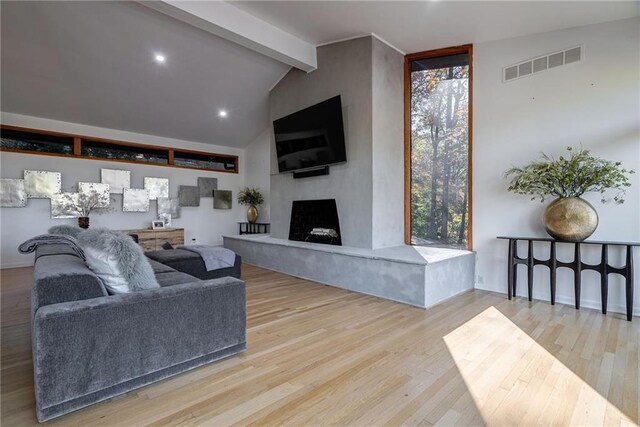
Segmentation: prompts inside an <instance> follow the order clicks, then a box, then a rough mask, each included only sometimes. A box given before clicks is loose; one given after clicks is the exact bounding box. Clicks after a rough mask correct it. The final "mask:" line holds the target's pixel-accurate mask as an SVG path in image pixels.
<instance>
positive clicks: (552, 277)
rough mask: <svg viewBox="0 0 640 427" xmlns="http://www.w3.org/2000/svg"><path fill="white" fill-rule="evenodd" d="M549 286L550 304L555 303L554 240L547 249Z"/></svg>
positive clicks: (555, 260)
mask: <svg viewBox="0 0 640 427" xmlns="http://www.w3.org/2000/svg"><path fill="white" fill-rule="evenodd" d="M549 261H550V262H549V286H550V287H551V289H550V290H551V305H555V304H556V269H557V262H558V261H557V259H556V242H551V250H550V251H549Z"/></svg>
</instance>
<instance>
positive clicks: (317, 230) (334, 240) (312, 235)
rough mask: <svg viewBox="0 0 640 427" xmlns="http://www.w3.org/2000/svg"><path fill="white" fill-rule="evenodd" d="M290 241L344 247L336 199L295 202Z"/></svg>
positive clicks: (292, 210) (292, 208) (292, 211)
mask: <svg viewBox="0 0 640 427" xmlns="http://www.w3.org/2000/svg"><path fill="white" fill-rule="evenodd" d="M289 240H297V241H300V242H312V243H321V244H325V245H337V246H342V236H341V235H340V221H339V220H338V208H337V207H336V201H335V199H325V200H294V201H293V204H292V205H291V223H290V224H289Z"/></svg>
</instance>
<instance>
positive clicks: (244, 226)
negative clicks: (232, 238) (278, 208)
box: [238, 222, 271, 235]
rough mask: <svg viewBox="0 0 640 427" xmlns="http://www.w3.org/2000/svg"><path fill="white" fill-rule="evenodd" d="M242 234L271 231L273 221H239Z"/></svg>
mask: <svg viewBox="0 0 640 427" xmlns="http://www.w3.org/2000/svg"><path fill="white" fill-rule="evenodd" d="M238 225H239V227H240V235H243V234H266V233H269V228H270V225H271V223H268V222H239V223H238Z"/></svg>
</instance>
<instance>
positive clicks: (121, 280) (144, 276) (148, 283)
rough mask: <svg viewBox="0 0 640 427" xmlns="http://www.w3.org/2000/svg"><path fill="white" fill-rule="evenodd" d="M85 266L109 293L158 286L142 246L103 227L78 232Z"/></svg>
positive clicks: (118, 232) (124, 235) (121, 234)
mask: <svg viewBox="0 0 640 427" xmlns="http://www.w3.org/2000/svg"><path fill="white" fill-rule="evenodd" d="M78 242H79V243H80V246H81V247H82V249H83V250H84V252H85V256H86V258H87V259H86V262H87V265H88V266H89V268H90V269H91V270H93V272H94V273H96V275H97V276H98V277H99V278H100V279H101V280H102V282H103V283H104V285H105V287H106V288H107V290H108V291H109V293H112V294H119V293H128V292H135V291H141V290H145V289H153V288H158V287H160V285H159V284H158V282H157V281H156V278H155V274H154V273H153V268H152V267H151V264H150V263H149V260H148V259H147V257H146V256H144V253H143V252H142V248H141V247H140V246H139V245H138V244H136V242H134V241H133V239H131V237H130V236H129V235H127V234H125V233H123V232H120V231H113V230H108V229H105V228H94V229H90V230H86V231H84V232H82V233H80V234H79V235H78Z"/></svg>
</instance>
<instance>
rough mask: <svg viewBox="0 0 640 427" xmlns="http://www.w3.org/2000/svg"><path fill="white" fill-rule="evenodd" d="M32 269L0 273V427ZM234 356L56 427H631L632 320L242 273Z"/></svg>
mask: <svg viewBox="0 0 640 427" xmlns="http://www.w3.org/2000/svg"><path fill="white" fill-rule="evenodd" d="M31 278H32V269H31V268H20V269H9V270H2V271H1V283H0V297H1V308H2V313H1V321H2V328H1V333H2V336H1V339H2V343H1V347H2V348H1V349H2V355H1V359H0V363H1V378H0V379H1V381H2V384H1V388H0V399H1V402H0V404H1V406H0V410H1V422H2V426H31V425H35V424H37V422H36V419H35V411H34V397H33V385H32V382H33V375H32V371H31V370H32V365H31V342H30V307H29V298H30V286H31ZM243 279H244V280H245V281H246V283H247V326H248V331H247V346H248V348H247V351H246V352H245V353H243V354H241V355H237V356H234V357H231V358H228V359H225V360H222V361H219V362H217V363H213V364H210V365H208V366H204V367H200V368H198V369H195V370H192V371H189V372H186V373H183V374H181V375H178V376H176V377H173V378H170V379H167V380H164V381H161V382H159V383H156V384H153V385H150V386H147V387H144V388H141V389H138V390H135V391H133V392H130V393H128V394H126V395H123V396H119V397H117V398H113V399H110V400H108V401H105V402H102V403H98V404H96V405H93V406H90V407H88V408H85V409H82V410H80V411H76V412H74V413H72V414H69V415H66V416H64V417H61V418H58V419H56V420H53V421H51V422H49V423H48V424H51V425H64V426H86V425H97V426H100V425H102V426H137V425H152V426H168V425H180V426H195V425H211V426H226V425H251V426H261V425H295V426H301V425H313V426H316V425H354V426H374V425H376V426H377V425H427V426H428V425H438V426H443V425H444V426H446V425H456V426H458V425H460V426H462V425H498V426H504V425H514V426H515V425H637V423H638V420H639V419H640V412H639V405H638V400H639V395H638V389H639V388H640V387H639V383H640V377H639V372H640V365H639V356H638V342H639V341H640V319H638V318H635V319H634V321H633V322H627V321H626V320H625V319H624V316H623V315H618V314H609V315H607V316H603V315H602V314H600V313H599V312H598V311H595V310H588V309H582V310H580V311H576V310H574V309H573V308H572V307H569V306H564V305H556V306H551V305H550V304H549V303H547V302H541V301H534V302H532V303H530V302H528V301H526V300H524V299H521V298H519V299H517V300H513V301H509V300H508V299H507V298H506V297H505V296H504V295H500V294H494V293H490V292H483V291H478V290H476V291H472V292H468V293H465V294H462V295H459V296H456V297H455V298H453V299H451V300H449V301H447V302H445V303H443V304H441V305H438V306H436V307H433V308H431V309H429V310H422V309H418V308H413V307H409V306H406V305H402V304H398V303H394V302H390V301H386V300H382V299H379V298H375V297H371V296H366V295H361V294H357V293H353V292H348V291H344V290H341V289H337V288H332V287H329V286H323V285H319V284H317V283H314V282H310V281H307V280H302V279H299V278H295V277H291V276H287V275H285V274H280V273H276V272H272V271H268V270H265V269H261V268H258V267H254V266H250V265H246V264H245V265H243Z"/></svg>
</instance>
